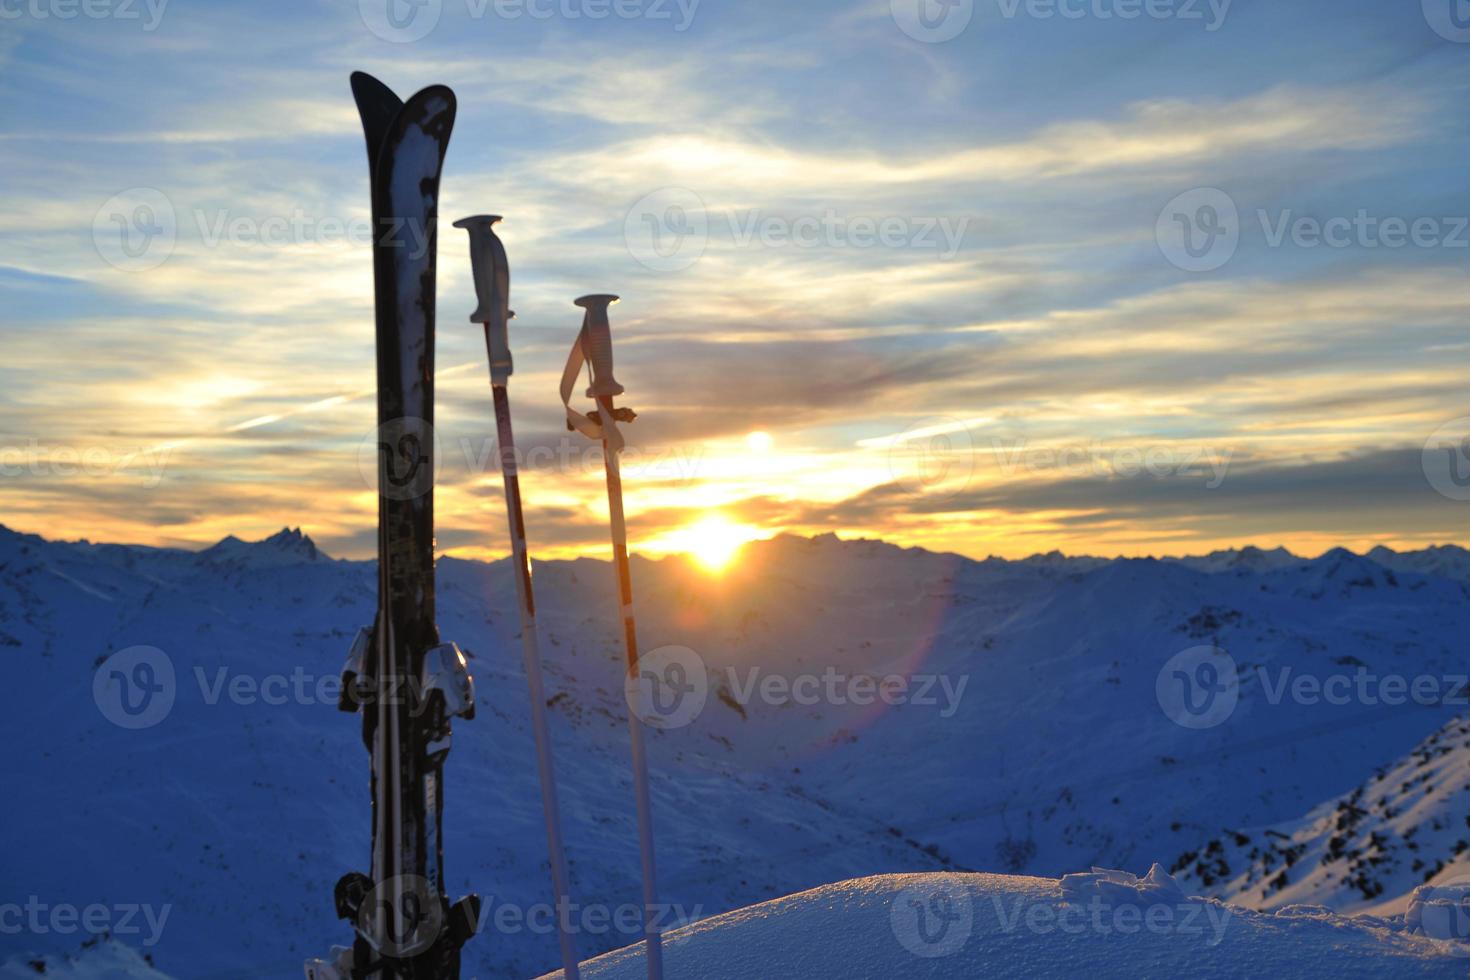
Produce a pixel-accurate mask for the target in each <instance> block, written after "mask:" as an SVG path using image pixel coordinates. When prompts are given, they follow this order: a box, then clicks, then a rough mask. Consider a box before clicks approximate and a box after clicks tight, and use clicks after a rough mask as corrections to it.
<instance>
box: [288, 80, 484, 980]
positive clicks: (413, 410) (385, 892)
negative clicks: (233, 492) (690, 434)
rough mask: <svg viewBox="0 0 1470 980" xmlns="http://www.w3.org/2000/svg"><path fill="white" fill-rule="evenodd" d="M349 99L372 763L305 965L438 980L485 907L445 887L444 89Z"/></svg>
mask: <svg viewBox="0 0 1470 980" xmlns="http://www.w3.org/2000/svg"><path fill="white" fill-rule="evenodd" d="M352 92H353V96H354V97H355V98H356V101H357V108H358V112H359V114H360V115H361V117H362V126H363V133H364V135H365V137H366V140H367V151H368V166H369V177H370V184H371V190H372V217H373V280H374V287H375V290H374V291H375V295H376V318H377V329H376V334H377V362H378V369H377V374H378V430H377V440H376V441H377V462H378V467H377V469H378V610H377V616H376V617H375V619H374V621H373V623H372V625H371V626H367V627H364V628H363V629H361V630H360V631H359V632H358V635H357V638H356V640H355V641H354V642H353V644H352V648H351V650H350V651H349V653H348V657H347V664H346V666H345V667H344V668H343V672H342V682H343V683H342V694H341V700H340V703H339V707H340V708H341V709H342V710H344V711H351V712H360V713H361V715H362V737H363V744H364V745H365V746H366V748H367V750H368V753H369V756H370V758H371V760H372V813H373V820H372V828H373V829H372V839H373V844H372V867H371V869H370V871H369V872H368V873H366V874H365V873H363V872H358V871H354V872H350V873H348V874H346V875H344V876H343V877H342V878H341V879H340V880H339V881H338V882H337V886H336V889H335V893H334V899H335V904H336V909H337V914H338V915H339V916H340V917H342V918H344V919H348V920H349V921H351V922H352V923H353V924H354V926H355V936H354V940H353V944H352V946H351V947H335V948H334V949H333V952H332V955H331V958H330V959H328V960H321V959H316V960H310V961H308V962H307V964H306V976H307V977H308V978H309V980H359V978H373V980H444V978H454V977H458V976H459V958H460V957H459V951H460V947H461V946H463V945H464V943H465V941H466V940H467V939H469V937H470V936H472V935H473V934H474V932H475V929H476V927H477V926H478V923H479V909H480V900H479V898H478V897H477V896H474V895H470V896H468V897H466V898H463V899H461V900H459V901H458V902H454V903H451V902H450V901H449V899H448V897H447V895H446V894H445V891H444V846H443V836H442V834H443V812H442V811H443V805H444V784H443V771H444V761H445V759H446V758H447V757H448V755H449V746H450V726H451V720H452V719H453V718H456V717H460V718H464V719H466V720H469V719H471V718H473V717H474V685H473V680H472V679H471V677H470V674H469V668H468V665H467V663H466V661H465V658H464V654H462V653H461V652H460V650H459V648H458V647H457V646H455V645H454V644H452V643H447V644H446V643H441V642H440V639H439V630H438V627H437V625H436V624H435V620H434V456H433V452H434V439H433V422H434V286H435V232H436V225H437V217H438V196H439V176H440V171H441V169H442V167H443V162H444V153H445V151H446V149H447V148H448V145H449V135H450V132H451V130H452V129H453V128H454V116H455V108H456V106H455V98H454V93H453V92H451V91H450V90H449V89H448V88H445V87H444V86H442V85H436V86H431V87H430V88H426V89H424V90H423V91H421V92H419V93H418V94H416V95H415V96H413V97H412V98H411V99H409V100H408V101H407V102H404V101H402V100H400V99H399V98H398V96H396V95H394V94H393V92H392V91H391V90H389V89H388V87H387V86H385V85H383V83H381V82H379V81H378V80H377V79H375V78H373V77H372V76H370V75H366V74H364V73H362V72H356V73H354V74H353V76H352Z"/></svg>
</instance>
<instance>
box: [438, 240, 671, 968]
mask: <svg viewBox="0 0 1470 980" xmlns="http://www.w3.org/2000/svg"><path fill="white" fill-rule="evenodd" d="M498 221H500V217H499V216H498V215H478V216H475V217H471V218H462V219H461V220H459V221H456V222H455V223H454V226H455V227H456V228H463V229H465V231H467V232H468V233H469V236H470V265H471V268H472V270H473V273H474V281H475V292H476V295H477V298H478V300H479V306H478V308H477V309H476V310H475V312H474V313H472V314H470V320H471V321H472V322H475V323H481V324H483V325H484V327H485V346H486V349H487V350H488V352H489V358H490V388H491V392H492V397H493V399H494V402H495V429H496V433H497V437H498V441H499V445H500V467H501V475H502V480H503V484H504V487H505V506H506V517H507V520H508V522H509V525H510V540H511V557H512V560H513V562H514V563H515V580H516V597H517V599H518V600H519V602H520V610H521V642H522V648H523V653H524V657H525V663H526V678H527V680H528V682H529V683H530V689H531V718H532V731H533V732H534V734H535V740H536V759H537V768H538V770H539V773H540V778H541V804H542V809H543V811H544V815H545V820H546V838H547V846H548V848H549V850H550V854H551V879H552V889H553V891H554V892H555V895H556V910H557V935H558V940H559V943H560V947H561V956H562V972H563V975H564V977H565V978H566V980H578V977H579V971H578V968H577V956H576V950H575V948H574V945H573V942H572V936H571V931H570V928H569V926H570V924H569V923H568V921H567V918H566V916H567V914H568V911H569V910H570V908H571V898H570V893H569V888H568V876H567V863H566V852H565V850H564V847H563V844H562V837H561V817H560V811H559V808H558V806H557V801H556V779H555V775H554V772H553V767H552V762H551V735H550V731H549V728H548V725H547V721H546V696H545V692H544V689H543V687H542V680H541V656H540V652H539V649H538V642H537V635H536V604H535V598H534V594H533V591H532V587H531V564H530V559H529V557H528V555H527V551H526V524H525V517H524V514H523V512H522V509H521V490H520V476H519V473H518V469H517V463H516V451H515V436H514V433H513V432H512V429H511V421H510V399H509V397H508V395H507V392H506V388H507V384H508V382H509V379H510V375H511V371H512V361H511V356H510V340H509V330H508V324H509V322H510V320H511V318H512V317H513V316H515V314H514V313H512V312H511V311H510V266H509V262H508V260H507V259H506V255H505V246H504V244H503V243H502V242H501V241H500V237H499V236H498V235H496V234H495V224H496V222H498ZM617 299H618V297H616V296H612V295H608V294H597V295H591V296H583V297H582V298H580V299H578V300H577V301H576V305H578V306H580V307H582V309H583V311H584V312H583V317H582V329H581V332H580V333H579V334H578V336H577V340H576V343H574V344H573V345H572V352H571V354H570V356H569V357H568V359H567V366H566V370H565V371H564V372H563V374H562V382H561V396H562V402H563V404H564V405H565V406H566V411H567V429H568V430H569V431H578V432H581V433H582V434H584V435H586V436H588V437H589V438H592V439H597V440H600V441H601V443H602V448H603V461H604V465H605V467H606V470H607V493H608V512H609V514H610V516H611V522H610V523H611V531H612V542H613V557H614V566H615V570H616V573H617V582H618V597H619V599H620V601H621V610H622V620H623V638H624V645H625V652H626V655H627V665H628V673H629V676H630V677H633V678H636V677H637V665H638V639H637V630H636V629H635V626H634V622H633V584H632V576H631V574H630V570H629V565H628V532H627V526H626V524H625V522H624V519H623V485H622V476H621V473H620V470H619V466H618V454H619V452H620V451H621V450H622V448H623V437H622V434H621V432H620V431H619V430H618V427H617V423H618V422H619V421H624V422H631V421H633V419H634V417H635V416H634V414H633V412H632V411H631V410H629V409H626V408H617V407H615V406H614V404H613V399H614V398H615V397H616V396H618V395H621V394H622V393H623V386H622V385H620V384H618V383H617V381H616V379H614V378H613V357H612V330H611V326H610V324H609V321H608V314H607V308H608V306H609V305H611V304H612V303H615V302H617ZM584 362H585V363H587V364H588V365H589V366H590V369H591V373H592V383H591V386H590V387H589V388H588V389H587V395H588V397H590V398H593V399H594V400H595V401H596V403H597V405H598V409H597V411H594V412H592V413H590V414H588V415H583V414H581V413H579V412H577V411H576V410H575V409H573V408H572V407H571V393H572V389H573V388H574V387H575V385H576V381H577V378H578V376H579V375H580V374H581V371H582V365H583V363H584ZM628 724H629V734H630V736H631V738H632V749H633V787H634V795H635V799H636V804H637V812H638V844H639V852H640V854H641V856H642V865H643V910H644V914H643V926H644V928H643V935H644V946H645V956H646V959H647V963H648V976H649V978H650V980H662V977H663V948H662V944H661V941H660V937H659V932H658V923H657V903H658V892H657V888H656V874H655V863H654V850H653V816H652V805H651V802H650V795H649V789H648V761H647V755H646V753H645V750H644V744H643V727H642V725H641V724H640V723H639V719H638V718H637V716H636V715H635V714H634V713H633V712H631V711H630V712H629V714H628Z"/></svg>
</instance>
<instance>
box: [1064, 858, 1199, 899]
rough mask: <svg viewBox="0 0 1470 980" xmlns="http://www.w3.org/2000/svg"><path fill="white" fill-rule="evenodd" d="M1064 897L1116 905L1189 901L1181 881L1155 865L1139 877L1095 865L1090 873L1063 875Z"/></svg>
mask: <svg viewBox="0 0 1470 980" xmlns="http://www.w3.org/2000/svg"><path fill="white" fill-rule="evenodd" d="M1062 897H1063V898H1065V899H1066V900H1067V901H1068V902H1071V903H1074V904H1086V903H1087V902H1089V901H1092V900H1097V901H1101V902H1105V903H1107V904H1109V905H1111V906H1113V907H1116V908H1148V907H1150V906H1153V905H1178V904H1179V903H1181V902H1185V901H1188V900H1189V896H1187V895H1185V894H1184V891H1183V889H1181V888H1180V887H1179V883H1178V882H1177V881H1175V880H1174V879H1173V878H1172V877H1171V876H1170V875H1169V873H1168V872H1167V871H1165V870H1164V869H1163V868H1162V867H1160V866H1159V865H1157V864H1155V865H1154V866H1153V867H1152V868H1149V870H1148V874H1147V875H1145V876H1144V877H1142V878H1140V877H1138V876H1137V875H1135V874H1130V873H1129V872H1127V871H1110V870H1108V869H1106V868H1093V869H1092V871H1091V872H1087V873H1083V874H1072V875H1063V876H1062Z"/></svg>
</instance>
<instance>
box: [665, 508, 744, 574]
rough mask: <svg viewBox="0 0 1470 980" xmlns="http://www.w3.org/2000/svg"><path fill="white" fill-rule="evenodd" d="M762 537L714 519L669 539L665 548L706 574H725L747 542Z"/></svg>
mask: <svg viewBox="0 0 1470 980" xmlns="http://www.w3.org/2000/svg"><path fill="white" fill-rule="evenodd" d="M759 536H760V534H759V532H758V531H757V530H756V529H755V528H753V527H751V526H750V525H748V524H736V523H735V522H733V521H731V520H728V519H727V518H724V517H721V516H718V515H715V516H711V517H706V518H704V519H703V520H700V521H699V522H698V523H696V524H691V525H689V526H688V527H686V528H681V529H680V530H677V531H674V532H673V533H671V534H669V535H667V536H666V537H665V538H664V540H663V542H661V543H662V544H664V545H665V546H667V548H668V550H669V551H671V552H683V553H685V554H687V555H689V556H690V557H691V558H693V559H694V560H695V561H696V562H698V563H699V564H700V565H701V566H703V567H704V568H705V570H707V571H711V572H719V571H723V570H724V569H725V568H726V567H727V566H728V565H729V564H730V562H732V561H733V560H734V559H735V556H736V555H737V554H738V553H739V552H740V549H741V548H742V547H743V546H744V545H745V544H746V542H748V541H753V540H755V539H756V538H758V537H759Z"/></svg>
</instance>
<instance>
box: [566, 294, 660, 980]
mask: <svg viewBox="0 0 1470 980" xmlns="http://www.w3.org/2000/svg"><path fill="white" fill-rule="evenodd" d="M617 301H618V297H616V296H611V295H607V294H597V295H591V296H583V297H582V298H580V299H578V300H577V301H576V303H577V305H578V306H580V307H582V309H583V310H584V311H585V312H584V314H583V316H582V332H581V333H580V334H578V335H577V342H576V343H575V344H573V345H572V352H571V355H570V356H569V357H568V358H567V366H566V370H565V371H563V372H562V378H561V400H562V404H564V405H565V406H566V409H567V428H568V429H569V430H575V431H579V432H581V433H582V434H583V435H586V436H588V437H589V438H592V439H600V440H601V441H602V459H603V466H604V467H605V468H606V470H607V509H608V517H609V524H610V526H611V530H612V546H613V563H614V565H615V566H616V571H617V576H618V598H619V599H620V601H621V607H622V618H623V643H624V646H625V648H626V653H627V662H628V677H629V678H630V679H631V680H633V681H634V682H635V683H636V681H637V679H638V634H637V630H636V628H635V627H634V623H633V578H632V575H631V573H630V570H629V566H628V528H627V524H626V521H625V520H624V516H623V477H622V472H621V469H620V467H619V457H618V454H619V452H621V450H622V448H623V436H622V433H621V432H619V431H618V426H617V423H618V422H632V421H633V420H634V419H635V418H636V417H637V416H636V415H635V414H634V413H633V411H632V410H631V409H628V408H615V407H614V406H613V398H614V397H615V396H617V395H621V394H622V393H623V386H622V385H620V384H618V382H617V380H616V379H614V378H613V356H612V328H611V325H610V324H609V323H608V317H607V308H608V306H609V305H610V304H612V303H616V302H617ZM584 361H586V362H588V363H590V364H591V366H592V386H591V387H590V388H588V389H587V396H588V397H589V398H592V399H594V400H595V401H596V402H597V411H596V412H593V413H591V414H590V415H582V414H581V413H580V412H577V411H575V410H574V409H573V408H572V407H571V395H572V387H573V386H574V385H575V384H576V382H577V376H578V375H579V374H580V373H581V371H582V363H583V362H584ZM628 730H629V733H630V737H631V740H632V748H633V795H634V799H635V802H636V805H637V810H638V850H639V853H640V855H641V857H642V860H643V936H644V946H645V951H646V956H647V959H648V977H649V980H662V978H663V974H664V965H663V944H662V941H661V940H660V938H659V933H658V922H657V919H656V915H657V912H658V908H657V906H658V887H657V876H656V874H655V864H654V852H653V805H652V800H651V798H650V795H649V791H648V755H647V752H646V751H645V747H644V743H643V726H642V725H641V724H640V720H639V718H638V715H637V713H636V712H634V711H632V710H630V711H629V712H628Z"/></svg>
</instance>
